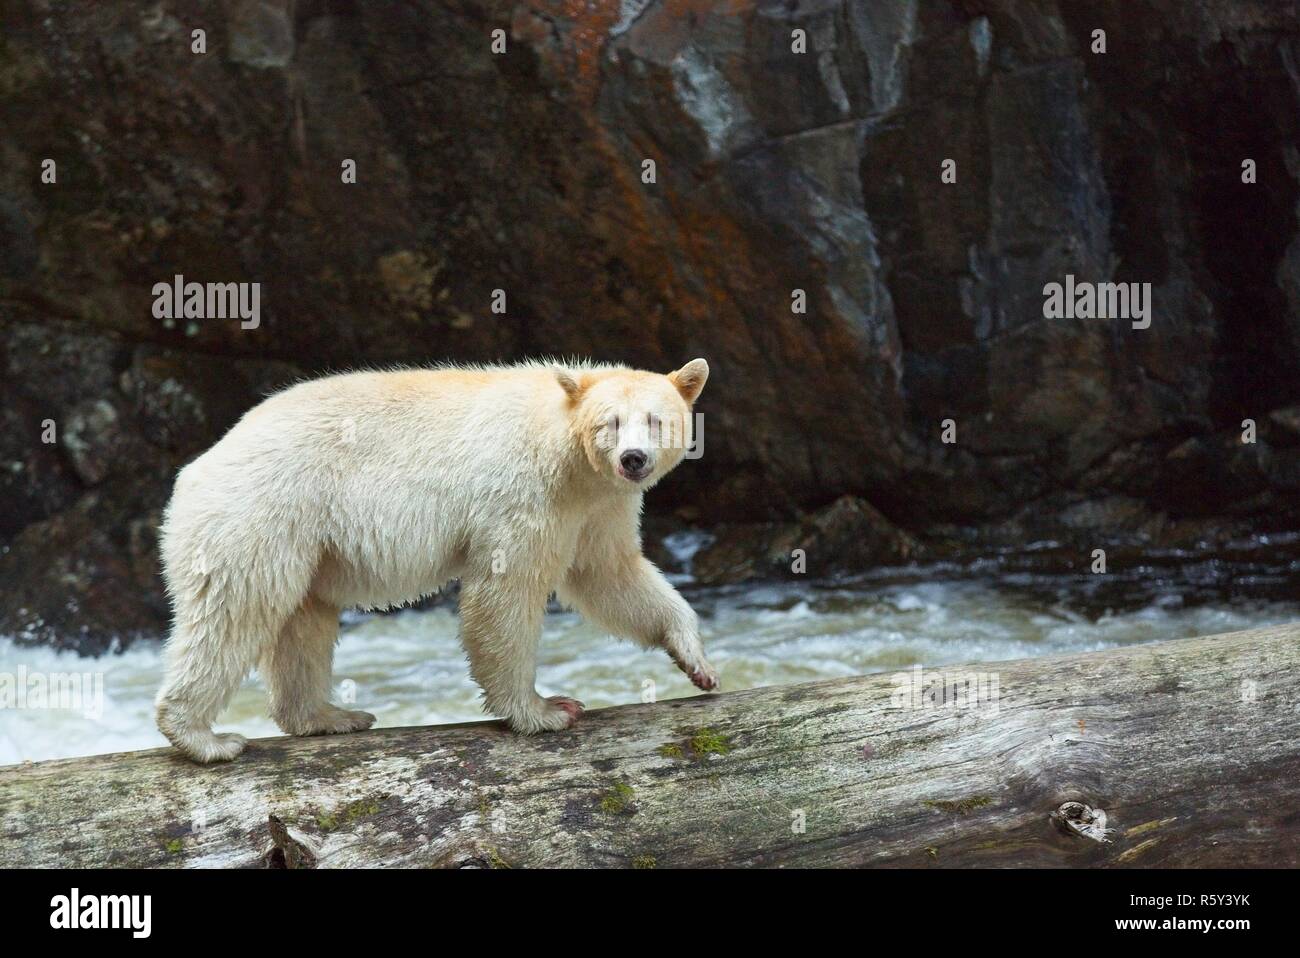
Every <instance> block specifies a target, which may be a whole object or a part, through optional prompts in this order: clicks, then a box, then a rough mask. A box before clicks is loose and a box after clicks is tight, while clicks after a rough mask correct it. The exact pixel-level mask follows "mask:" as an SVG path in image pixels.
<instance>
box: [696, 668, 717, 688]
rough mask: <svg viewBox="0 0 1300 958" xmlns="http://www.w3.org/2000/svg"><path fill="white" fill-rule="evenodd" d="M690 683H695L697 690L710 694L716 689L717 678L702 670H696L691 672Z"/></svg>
mask: <svg viewBox="0 0 1300 958" xmlns="http://www.w3.org/2000/svg"><path fill="white" fill-rule="evenodd" d="M691 681H692V682H694V683H695V687H696V688H697V689H702V690H704V691H705V692H712V691H713V690H714V689H716V688H717V687H718V677H717V676H716V675H714V674H713V673H712V672H707V671H705V670H704V669H696V670H695V671H694V672H692V673H691Z"/></svg>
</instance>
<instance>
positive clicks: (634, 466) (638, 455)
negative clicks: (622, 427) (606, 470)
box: [618, 449, 649, 472]
mask: <svg viewBox="0 0 1300 958" xmlns="http://www.w3.org/2000/svg"><path fill="white" fill-rule="evenodd" d="M648 461H649V457H648V456H647V455H646V454H645V453H644V452H642V451H641V450H640V449H629V450H627V452H625V453H623V455H621V456H619V457H618V462H619V465H621V466H622V467H623V470H624V471H625V472H640V471H641V470H642V469H644V468H645V464H646V463H647V462H648Z"/></svg>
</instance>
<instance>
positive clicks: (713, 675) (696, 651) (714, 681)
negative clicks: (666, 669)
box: [667, 642, 721, 692]
mask: <svg viewBox="0 0 1300 958" xmlns="http://www.w3.org/2000/svg"><path fill="white" fill-rule="evenodd" d="M683 645H686V644H685V643H673V644H670V645H668V646H667V649H668V656H669V658H671V659H672V660H673V664H674V665H676V666H677V667H678V668H679V669H681V670H682V671H683V672H685V673H686V677H687V678H688V679H690V680H691V682H692V683H693V684H694V685H695V687H696V688H697V689H701V690H703V691H705V692H712V691H714V690H715V689H716V688H717V687H718V686H719V685H720V684H721V683H720V681H719V679H718V670H717V669H715V668H714V667H713V666H712V665H711V664H709V660H708V659H706V658H705V657H704V652H703V650H701V649H700V648H699V643H698V642H697V643H695V644H694V647H693V648H692V647H691V646H690V645H686V647H685V648H683V647H682V646H683Z"/></svg>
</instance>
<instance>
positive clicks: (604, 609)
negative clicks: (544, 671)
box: [560, 555, 718, 692]
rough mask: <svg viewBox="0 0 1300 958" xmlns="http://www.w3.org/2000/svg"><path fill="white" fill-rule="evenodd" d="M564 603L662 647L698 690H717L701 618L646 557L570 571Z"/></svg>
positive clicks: (563, 592) (647, 643)
mask: <svg viewBox="0 0 1300 958" xmlns="http://www.w3.org/2000/svg"><path fill="white" fill-rule="evenodd" d="M560 600H561V601H562V602H564V603H566V604H567V605H570V606H572V607H573V608H575V609H577V610H578V611H579V612H580V613H582V615H583V617H584V618H586V619H588V620H589V621H591V622H594V623H596V624H598V625H600V626H602V627H603V628H605V629H608V630H609V631H610V632H612V633H614V634H615V635H619V636H623V637H624V638H628V639H631V640H633V641H634V642H638V643H640V644H641V645H644V646H647V647H649V648H662V649H663V650H664V651H665V652H667V653H668V657H669V658H671V659H672V660H673V662H674V663H675V664H676V666H677V667H678V668H679V669H681V670H682V671H683V672H685V673H686V676H687V678H689V679H690V680H691V681H692V682H693V683H694V684H695V686H696V687H697V688H700V689H703V690H704V691H706V692H707V691H711V690H713V689H716V688H717V687H718V672H717V669H715V668H714V667H713V666H712V665H711V664H710V663H709V660H708V659H706V658H705V657H704V646H703V645H701V644H700V625H699V617H698V616H697V615H696V614H695V610H694V609H692V608H691V607H690V606H689V605H688V604H687V602H686V600H685V599H683V598H682V596H681V593H680V592H678V591H677V590H676V589H674V588H673V587H672V584H671V583H670V582H669V581H668V580H667V579H665V578H664V577H663V573H661V572H660V571H659V570H658V569H656V568H655V567H654V565H653V564H652V563H651V562H650V561H649V560H648V559H646V558H645V557H644V556H641V555H636V556H632V557H628V558H624V559H621V560H620V559H615V558H612V557H611V558H609V559H607V560H606V561H602V562H600V563H598V564H592V565H586V566H583V567H581V568H574V569H571V570H570V571H569V574H568V576H567V577H566V578H565V581H564V585H563V587H562V588H561V589H560Z"/></svg>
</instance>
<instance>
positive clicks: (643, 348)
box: [0, 0, 1300, 642]
mask: <svg viewBox="0 0 1300 958" xmlns="http://www.w3.org/2000/svg"><path fill="white" fill-rule="evenodd" d="M3 15H4V20H5V22H4V23H3V25H0V26H2V28H0V361H2V362H3V370H4V373H5V376H4V380H3V382H0V398H2V399H3V426H4V429H3V431H0V542H3V543H5V544H6V545H7V550H8V551H7V552H4V553H3V555H0V587H3V591H4V593H5V603H4V606H5V607H4V608H3V609H0V631H6V632H21V631H22V630H23V628H25V627H26V626H27V625H29V624H30V623H31V622H33V621H36V620H37V619H39V620H40V621H41V622H42V623H45V626H44V627H47V633H48V632H49V630H53V631H54V632H57V631H58V630H59V629H61V628H66V629H67V630H68V631H73V632H76V631H79V630H80V629H81V627H82V626H83V625H85V624H86V622H87V621H88V620H87V616H88V615H89V614H90V613H88V612H87V611H86V610H87V609H89V608H90V606H91V605H92V604H94V603H93V601H92V599H93V596H92V593H91V592H89V591H86V592H85V595H86V597H87V598H86V600H85V601H82V602H81V603H80V607H79V608H80V611H78V612H76V613H72V612H69V611H68V598H69V597H68V596H67V595H66V594H65V592H66V589H65V587H64V585H62V583H63V582H64V581H65V580H66V579H67V578H68V576H72V579H73V580H75V581H80V582H82V583H83V585H84V588H85V589H86V590H90V589H91V583H92V582H102V583H105V584H106V586H105V588H106V591H112V590H111V589H109V588H108V585H107V584H113V583H115V584H116V586H115V588H116V590H117V593H118V594H120V595H123V596H125V595H127V594H128V593H129V594H131V595H135V596H136V597H137V598H136V599H133V600H128V599H125V598H123V599H122V601H123V602H128V601H133V602H136V603H137V606H136V607H135V608H134V611H131V610H125V609H118V608H114V614H115V615H118V616H120V617H121V618H122V620H123V621H126V622H129V623H138V624H139V630H140V631H147V630H148V629H149V628H157V627H160V626H161V623H162V618H163V614H162V610H163V603H162V601H161V597H160V596H161V592H160V589H161V583H160V582H159V580H158V579H157V577H156V574H155V573H154V572H152V571H150V572H142V571H141V569H143V568H144V566H143V565H141V564H139V563H137V562H136V559H133V558H129V557H128V555H127V553H126V552H124V551H123V550H125V549H128V548H129V544H130V543H131V542H136V543H137V546H139V543H142V542H144V541H145V539H144V538H142V535H141V534H140V530H141V529H143V528H145V527H146V526H148V525H149V524H150V523H151V522H153V521H154V520H153V519H151V518H150V517H152V516H154V515H155V514H156V510H157V509H158V508H160V507H161V505H162V504H163V503H164V502H165V500H166V495H167V492H168V490H169V488H170V481H171V476H172V475H174V471H175V469H176V467H177V466H178V465H180V464H182V463H183V462H184V461H186V460H187V459H188V458H190V457H192V456H193V455H194V454H196V453H197V452H199V451H200V450H201V449H203V448H204V447H205V446H206V445H208V444H210V443H211V442H213V441H214V440H215V439H216V438H217V437H219V436H220V434H221V432H222V431H223V430H224V429H225V428H226V427H227V426H228V425H229V423H230V422H232V421H233V420H234V418H235V417H237V416H238V415H239V413H240V412H241V411H242V410H243V409H244V408H247V407H248V406H250V405H252V404H253V403H254V402H256V400H257V398H258V397H259V396H260V395H261V392H262V389H263V388H264V387H265V386H266V385H268V384H273V383H274V382H275V381H277V380H278V379H279V378H280V377H281V376H282V375H285V374H286V373H288V372H289V367H292V369H293V370H296V371H300V372H303V373H308V374H311V373H319V372H325V371H328V370H333V369H341V368H348V367H352V366H355V365H358V364H362V363H369V364H383V363H393V362H412V363H418V362H424V361H429V360H445V359H451V360H491V359H499V358H510V357H516V356H526V355H538V354H544V353H553V354H557V355H566V354H580V355H590V356H593V357H596V358H600V359H617V360H622V361H626V362H629V363H633V364H636V365H641V366H646V367H650V368H657V369H662V370H667V369H670V368H674V367H676V366H678V365H680V363H681V362H682V361H684V360H685V359H689V358H691V357H692V356H696V355H703V356H706V357H707V358H708V359H709V361H710V363H711V365H712V367H713V369H714V374H713V377H712V378H711V380H710V384H709V388H708V390H707V392H706V395H705V398H704V400H703V403H702V406H701V410H702V412H703V413H704V415H705V454H704V457H703V458H702V459H701V460H699V461H697V462H690V463H687V464H686V465H685V466H684V467H683V468H682V469H681V470H679V471H678V472H677V473H676V474H675V475H674V476H673V477H672V478H671V479H670V480H669V481H668V482H666V483H665V484H664V485H663V487H662V488H661V489H659V490H656V494H655V497H654V499H655V502H654V505H655V507H656V508H674V507H681V506H684V505H687V504H689V505H691V506H693V507H695V508H696V509H698V515H699V517H700V521H702V522H704V523H706V524H716V523H724V522H725V523H728V524H730V526H729V527H732V528H737V527H744V526H745V525H746V524H753V523H766V524H769V525H771V524H777V525H784V526H786V527H788V528H791V529H794V528H799V529H801V528H802V527H803V524H804V523H805V521H806V520H805V519H804V518H801V517H806V516H809V515H814V514H817V510H820V509H823V508H825V507H827V506H828V505H829V504H831V503H833V502H835V501H836V500H837V499H838V498H839V497H841V496H845V495H849V496H854V497H857V498H860V499H861V500H863V501H864V503H870V504H871V506H869V507H868V508H872V507H874V509H876V510H879V512H880V513H881V514H882V519H884V520H886V521H887V522H889V523H891V524H893V525H895V526H901V527H903V528H905V529H907V530H908V531H909V532H910V533H913V534H921V533H925V532H926V531H927V530H932V529H948V528H949V527H951V526H953V525H963V526H980V527H984V526H987V527H989V528H1000V529H1007V528H1025V529H1029V528H1032V529H1034V530H1037V531H1039V532H1043V531H1047V532H1050V531H1051V529H1053V528H1054V527H1060V528H1062V529H1064V530H1066V531H1071V532H1077V531H1078V530H1079V529H1080V528H1081V524H1082V527H1083V528H1086V529H1088V530H1093V529H1095V534H1096V535H1104V534H1105V533H1106V532H1107V531H1108V528H1109V527H1108V523H1109V522H1110V521H1111V520H1110V518H1108V517H1114V516H1115V515H1116V514H1120V515H1121V518H1122V519H1123V525H1124V526H1125V528H1126V529H1131V528H1147V527H1148V526H1150V527H1152V528H1156V527H1160V525H1161V522H1160V521H1159V519H1160V517H1161V516H1166V515H1167V516H1169V517H1171V518H1172V519H1174V520H1177V519H1179V518H1181V517H1183V516H1198V517H1204V516H1214V515H1220V514H1222V515H1231V516H1234V517H1235V518H1236V519H1242V518H1245V519H1251V518H1252V517H1253V518H1254V520H1255V521H1257V522H1259V523H1262V524H1268V523H1272V524H1285V523H1288V522H1294V519H1295V517H1296V513H1297V507H1296V501H1297V486H1298V485H1300V483H1298V481H1297V479H1296V476H1297V475H1300V467H1298V466H1297V464H1296V457H1297V453H1296V451H1295V450H1296V447H1297V445H1298V442H1297V439H1296V438H1295V437H1296V435H1297V431H1296V428H1294V426H1293V424H1292V422H1293V420H1294V419H1295V415H1294V408H1295V407H1296V406H1297V404H1300V375H1298V374H1300V229H1297V206H1298V204H1300V187H1298V186H1297V182H1298V180H1300V153H1298V152H1297V148H1296V146H1295V144H1296V143H1300V135H1298V134H1300V130H1298V129H1297V126H1298V125H1300V94H1298V92H1297V89H1298V86H1300V73H1298V72H1297V67H1296V63H1297V62H1300V27H1297V21H1296V18H1295V16H1294V9H1293V7H1292V6H1291V5H1289V4H1277V3H1273V2H1269V0H1190V2H1188V0H1152V2H1150V3H1145V4H1135V3H1132V2H1129V0H1098V2H1095V3H1090V4H1069V3H1056V2H1039V0H1033V2H1030V0H951V2H938V0H924V2H922V0H898V2H893V3H868V2H865V0H691V2H684V3H678V2H672V3H668V2H663V0H624V2H621V3H616V2H612V0H610V2H604V0H601V2H597V3H572V2H568V0H456V2H454V3H443V2H436V3H435V2H433V0H423V2H413V3H406V4H391V5H385V6H384V7H383V9H382V10H379V9H371V8H370V6H369V5H362V4H347V3H339V2H331V0H299V2H297V3H289V2H287V0H227V2H224V3H222V4H220V5H218V6H215V7H214V6H212V5H209V4H198V3H194V2H188V0H175V2H164V3H157V4H146V5H133V4H94V3H90V2H88V0H74V2H71V3H64V4H57V5H53V6H51V5H48V4H44V3H37V2H35V0H17V2H14V3H9V4H7V5H6V6H5V8H4V14H3ZM498 28H499V29H501V30H503V31H504V32H505V37H506V40H507V48H506V50H505V52H503V53H500V54H496V55H494V54H493V53H492V52H491V42H492V36H491V31H492V30H494V29H498ZM196 29H202V30H204V31H205V34H204V39H205V42H206V48H205V49H206V52H204V53H196V52H194V48H193V44H194V37H193V31H194V30H196ZM1096 30H1104V31H1105V44H1106V49H1105V52H1104V53H1101V52H1094V45H1095V44H1096V42H1097V41H1096V37H1095V35H1094V31H1096ZM796 50H798V51H800V52H796ZM46 159H52V160H53V161H54V162H55V170H56V173H57V178H56V180H55V182H54V183H50V182H46V180H45V178H44V177H46V176H47V170H46V167H45V165H44V164H43V161H44V160H46ZM1247 159H1249V160H1252V161H1253V163H1254V166H1255V170H1256V174H1255V182H1253V183H1249V184H1246V183H1243V182H1242V164H1243V162H1244V161H1245V160H1247ZM947 160H951V161H953V163H952V165H951V166H950V167H949V169H951V170H952V171H953V173H954V174H955V182H951V183H945V182H944V181H943V180H942V179H941V174H942V173H943V171H944V169H945V167H944V163H945V161H947ZM349 161H350V162H351V163H352V164H354V165H355V174H356V175H355V182H347V181H346V177H347V169H348V165H349ZM647 161H653V172H654V178H653V182H646V181H645V179H646V178H648V173H647V166H646V163H647ZM177 274H181V275H184V276H185V277H186V279H189V280H195V281H199V282H259V283H261V284H262V314H261V321H260V324H259V325H258V326H257V327H256V328H241V325H240V323H239V322H238V321H235V320H221V319H215V320H214V319H195V320H185V319H176V320H164V319H159V318H156V317H155V315H154V311H153V309H152V306H153V296H152V293H151V290H152V287H153V285H154V284H155V283H158V282H166V281H170V280H171V279H172V278H173V277H174V276H175V275H177ZM1066 275H1073V276H1075V277H1076V278H1077V279H1079V280H1084V281H1089V282H1108V281H1113V282H1125V283H1150V284H1151V288H1152V298H1153V304H1154V306H1153V314H1152V321H1151V324H1150V327H1149V328H1146V329H1134V328H1132V324H1131V322H1130V321H1128V320H1126V319H1085V318H1078V319H1048V318H1046V317H1045V315H1044V297H1043V288H1044V286H1045V284H1047V283H1052V282H1062V281H1064V279H1065V277H1066ZM498 290H499V291H502V292H503V294H504V303H505V310H504V312H493V310H492V304H493V297H494V293H495V292H496V291H498ZM498 301H499V300H498ZM1246 419H1250V420H1253V421H1254V422H1255V423H1257V424H1258V435H1257V444H1256V445H1255V446H1253V447H1247V448H1244V449H1243V448H1242V443H1241V435H1242V428H1243V427H1242V425H1241V424H1242V421H1243V420H1246ZM46 420H53V421H54V422H55V423H56V424H57V426H58V432H59V435H58V438H57V439H56V441H54V442H53V443H47V442H44V441H42V423H44V422H45V421H46ZM946 420H951V423H952V427H953V434H952V436H951V437H950V438H954V439H955V441H953V442H945V441H944V438H945V421H946ZM1189 442H1190V443H1191V445H1188V443H1189ZM1117 502H1120V503H1123V504H1124V508H1123V509H1120V510H1118V513H1117V510H1116V509H1115V508H1114V504H1115V503H1117ZM1139 514H1140V515H1139ZM51 524H53V525H51ZM837 525H838V523H837ZM849 525H852V524H851V523H849ZM132 530H135V532H132ZM55 532H57V535H55V534H54V533H55ZM1088 534H1093V533H1092V532H1089V533H1088ZM760 538H761V537H760ZM764 542H766V539H762V541H758V540H756V544H755V545H754V546H753V548H752V549H751V550H750V557H749V559H747V560H746V561H749V562H752V561H753V557H754V556H761V555H764V554H766V552H765V550H767V546H766V545H764ZM788 544H789V543H785V542H784V540H782V542H781V543H780V545H781V547H782V548H784V547H785V546H786V545H788ZM769 545H770V543H769ZM773 548H775V547H773ZM56 549H57V550H74V551H77V552H78V556H79V558H78V560H77V561H78V562H79V563H80V565H79V567H78V568H79V569H80V570H81V572H79V573H77V574H76V575H73V574H72V573H71V572H69V571H68V570H63V571H62V572H61V571H59V568H58V566H59V563H61V562H66V561H68V557H67V556H66V555H63V554H62V552H60V553H59V554H57V555H56V552H55V550H56ZM768 551H770V550H768ZM868 551H869V552H870V554H872V555H881V556H883V555H888V554H890V549H888V548H884V549H881V550H875V551H872V550H868ZM860 560H861V561H864V562H866V561H871V560H870V559H869V558H867V557H866V554H863V555H861V556H860ZM140 561H141V562H143V561H144V560H140ZM128 566H129V568H128ZM78 575H80V576H81V578H80V579H78V578H77V576H78ZM20 593H21V595H22V596H23V598H22V605H21V607H22V608H24V609H26V610H27V612H26V613H25V617H24V616H19V615H18V613H17V612H16V609H18V608H19V605H18V604H17V603H15V602H14V601H12V600H11V599H10V596H11V595H17V594H20ZM51 623H52V624H51ZM100 627H101V626H100V625H96V626H95V628H96V629H99V628H100ZM102 628H103V629H105V630H109V631H111V630H112V628H113V626H112V620H111V618H110V617H108V616H104V617H103V621H102ZM131 628H135V625H130V626H127V625H122V626H120V629H121V630H122V631H124V632H125V631H130V629H131ZM43 634H45V633H43ZM50 634H52V633H50ZM96 634H98V633H96ZM95 641H103V642H107V641H108V637H107V633H105V634H104V635H101V636H100V639H99V640H95Z"/></svg>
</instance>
